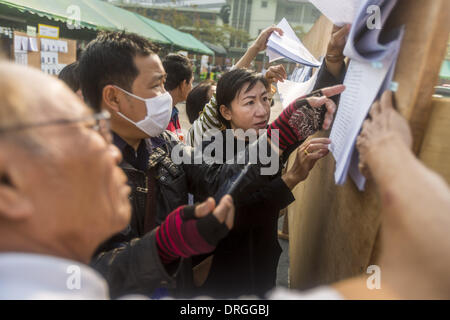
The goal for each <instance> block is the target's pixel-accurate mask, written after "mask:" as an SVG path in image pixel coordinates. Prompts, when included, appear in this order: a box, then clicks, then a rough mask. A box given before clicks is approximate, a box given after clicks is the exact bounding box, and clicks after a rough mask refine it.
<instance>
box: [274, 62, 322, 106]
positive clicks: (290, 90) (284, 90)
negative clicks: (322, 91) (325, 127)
mask: <svg viewBox="0 0 450 320" xmlns="http://www.w3.org/2000/svg"><path fill="white" fill-rule="evenodd" d="M318 74H319V71H316V73H314V75H313V76H312V77H311V78H310V79H309V80H308V81H305V82H294V81H289V80H284V82H278V84H277V87H278V93H279V95H280V98H281V103H282V105H283V108H286V107H287V106H288V105H289V104H290V103H291V102H293V101H295V100H296V99H298V98H300V97H303V96H305V95H307V94H308V93H311V91H312V90H313V88H314V85H315V84H316V80H317V75H318Z"/></svg>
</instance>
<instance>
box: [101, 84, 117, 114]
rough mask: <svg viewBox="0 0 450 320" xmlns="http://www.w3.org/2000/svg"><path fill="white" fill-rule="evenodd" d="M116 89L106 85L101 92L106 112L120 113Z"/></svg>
mask: <svg viewBox="0 0 450 320" xmlns="http://www.w3.org/2000/svg"><path fill="white" fill-rule="evenodd" d="M118 91H119V90H118V89H117V88H115V87H114V86H113V85H107V86H105V87H104V88H103V90H102V99H103V102H104V104H105V106H106V109H107V110H108V111H114V112H120V99H119V93H118Z"/></svg>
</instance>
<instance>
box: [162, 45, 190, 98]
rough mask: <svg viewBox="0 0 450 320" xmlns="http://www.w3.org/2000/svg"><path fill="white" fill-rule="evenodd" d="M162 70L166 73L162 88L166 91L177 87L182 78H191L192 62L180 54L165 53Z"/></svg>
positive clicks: (187, 79) (188, 79) (187, 80)
mask: <svg viewBox="0 0 450 320" xmlns="http://www.w3.org/2000/svg"><path fill="white" fill-rule="evenodd" d="M162 64H163V67H164V70H165V71H166V73H167V78H166V83H165V84H164V88H165V89H166V90H168V91H170V90H173V89H175V88H177V87H178V86H179V85H180V84H181V83H182V82H183V81H184V80H186V82H189V81H191V79H192V75H193V72H192V63H191V61H190V60H189V59H188V58H186V57H185V56H183V55H181V54H175V53H171V54H169V55H167V56H166V57H165V58H164V60H163V62H162Z"/></svg>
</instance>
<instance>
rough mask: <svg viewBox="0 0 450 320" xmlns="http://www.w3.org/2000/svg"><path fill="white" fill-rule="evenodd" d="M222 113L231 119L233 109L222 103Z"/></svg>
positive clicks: (227, 118)
mask: <svg viewBox="0 0 450 320" xmlns="http://www.w3.org/2000/svg"><path fill="white" fill-rule="evenodd" d="M219 111H220V114H221V115H222V117H224V119H225V120H228V121H231V118H232V117H231V109H230V108H228V107H226V106H225V105H223V104H222V105H221V106H220V108H219Z"/></svg>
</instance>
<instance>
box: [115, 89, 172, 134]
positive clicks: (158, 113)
mask: <svg viewBox="0 0 450 320" xmlns="http://www.w3.org/2000/svg"><path fill="white" fill-rule="evenodd" d="M114 87H116V88H117V89H120V90H122V91H123V92H125V93H126V94H128V95H130V96H132V97H133V98H136V99H138V100H141V101H144V102H145V106H146V108H147V115H146V116H145V118H144V119H142V120H140V121H138V122H134V121H133V120H131V119H130V118H128V117H126V116H125V115H124V114H122V113H120V112H118V113H117V114H118V115H120V116H121V117H122V118H124V119H126V120H128V121H130V122H131V123H132V124H134V125H135V126H136V127H138V128H139V129H141V130H142V131H143V132H145V133H146V134H148V135H149V136H150V137H156V136H158V135H160V134H161V133H162V132H164V130H166V128H167V126H168V125H169V122H170V117H171V116H172V96H171V95H170V94H169V93H168V92H166V93H164V94H162V95H159V96H156V97H153V98H148V99H144V98H141V97H138V96H136V95H134V94H132V93H130V92H128V91H126V90H124V89H122V88H119V87H118V86H114Z"/></svg>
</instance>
